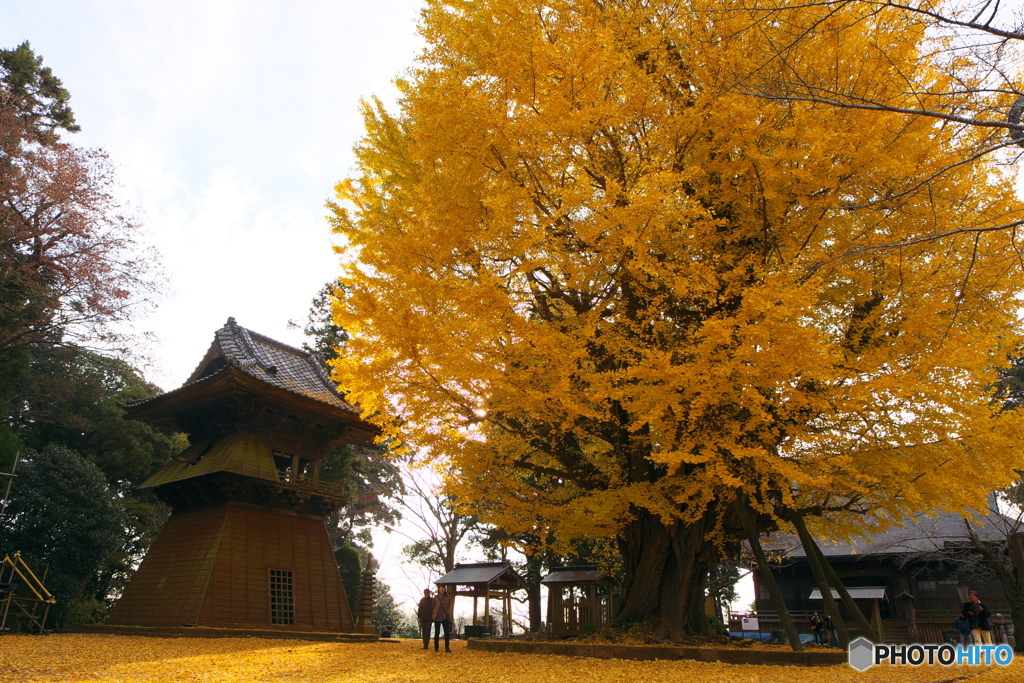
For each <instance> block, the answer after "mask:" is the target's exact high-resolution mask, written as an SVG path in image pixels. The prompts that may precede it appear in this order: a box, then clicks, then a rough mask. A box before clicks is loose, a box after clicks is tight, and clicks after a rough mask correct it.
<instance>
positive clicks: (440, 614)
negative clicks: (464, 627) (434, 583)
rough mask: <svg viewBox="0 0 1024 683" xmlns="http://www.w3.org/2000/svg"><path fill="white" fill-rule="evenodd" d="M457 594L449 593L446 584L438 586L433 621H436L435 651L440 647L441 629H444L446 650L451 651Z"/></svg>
mask: <svg viewBox="0 0 1024 683" xmlns="http://www.w3.org/2000/svg"><path fill="white" fill-rule="evenodd" d="M454 598H455V595H454V594H449V593H448V589H447V588H446V587H444V586H438V588H437V597H436V598H434V610H433V614H432V615H431V621H433V622H434V652H437V651H438V650H439V649H440V644H439V642H438V640H439V639H440V636H441V629H442V628H443V629H444V651H445V652H451V651H452V650H451V647H450V646H449V639H450V638H451V632H452V607H453V603H454V602H455V600H454Z"/></svg>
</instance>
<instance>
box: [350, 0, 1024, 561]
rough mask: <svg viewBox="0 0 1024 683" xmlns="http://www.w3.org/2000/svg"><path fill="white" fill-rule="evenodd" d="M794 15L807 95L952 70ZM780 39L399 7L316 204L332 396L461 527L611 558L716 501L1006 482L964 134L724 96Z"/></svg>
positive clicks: (709, 519) (998, 197) (929, 122)
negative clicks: (449, 492)
mask: <svg viewBox="0 0 1024 683" xmlns="http://www.w3.org/2000/svg"><path fill="white" fill-rule="evenodd" d="M794 11H800V12H803V13H805V14H806V16H803V17H802V23H803V24H806V23H808V20H813V22H816V25H817V26H819V27H821V29H822V30H820V31H818V33H817V34H816V37H815V39H814V40H809V41H808V45H807V48H806V50H805V51H804V52H803V53H801V59H802V60H803V63H802V64H801V73H803V74H806V75H807V77H808V78H812V77H813V78H815V79H817V82H819V83H820V84H822V86H823V87H825V86H828V85H830V84H832V85H835V84H836V83H842V85H843V87H844V88H846V89H847V90H849V91H850V92H854V93H857V92H861V93H864V94H865V96H866V95H868V94H870V95H871V97H872V98H874V99H884V100H885V101H887V102H890V103H899V102H901V101H907V100H908V99H909V98H910V96H909V95H905V94H904V92H903V90H902V83H903V78H904V76H906V75H907V74H913V77H914V78H915V79H931V81H932V82H933V83H935V84H937V86H941V82H942V79H948V78H949V76H947V75H945V74H944V72H943V71H942V70H940V69H938V68H935V65H934V64H932V63H930V62H929V61H928V59H925V58H923V57H922V53H921V51H920V50H919V49H918V46H919V44H920V43H921V41H922V40H924V38H925V36H924V32H923V29H922V27H921V26H915V25H912V24H911V25H908V23H907V20H906V18H905V17H900V18H899V21H898V22H896V21H891V19H892V17H891V16H888V15H872V16H868V15H866V14H863V13H862V14H856V12H863V10H862V9H860V10H858V9H857V7H856V6H851V7H846V6H837V5H832V4H829V5H827V6H821V7H819V6H813V5H812V6H808V7H806V8H804V9H802V10H794ZM790 26H791V25H790V24H788V23H785V22H769V21H764V22H757V21H755V18H754V17H753V15H748V14H745V13H744V12H739V11H735V7H734V3H731V2H728V1H726V0H722V1H721V2H716V1H713V0H698V1H697V2H692V3H678V2H670V1H668V0H655V1H653V2H631V1H626V0H622V1H610V2H561V1H557V0H553V1H550V2H530V1H523V0H480V1H477V2H440V1H435V2H430V3H428V7H427V9H426V11H425V14H424V20H423V27H422V30H423V34H424V36H425V37H426V39H427V43H428V44H427V48H426V51H425V53H424V54H423V55H422V57H421V58H420V60H419V61H418V63H417V64H416V66H415V67H414V68H413V70H412V71H411V72H410V73H409V74H408V75H407V76H406V78H405V80H403V81H401V82H400V85H401V88H402V93H403V94H402V98H401V100H400V103H399V109H398V111H396V112H393V113H392V112H388V111H386V110H385V109H384V108H383V107H382V106H380V105H379V104H377V103H374V104H372V105H367V106H366V107H365V112H364V113H365V120H366V128H367V136H366V138H365V140H364V141H363V143H362V144H361V145H360V147H359V148H358V155H359V172H358V174H357V175H356V176H355V177H353V178H351V179H349V180H346V181H344V182H342V183H340V184H339V185H338V187H337V192H338V197H339V200H338V202H337V204H335V205H333V209H334V216H333V219H332V220H333V224H334V227H335V230H336V231H337V232H338V233H339V234H340V235H341V236H342V238H343V240H344V242H345V244H346V245H347V250H348V251H347V256H348V265H347V267H346V270H345V273H344V276H343V278H342V279H343V281H344V282H345V283H346V284H347V285H348V286H349V287H350V288H351V289H350V294H349V296H347V298H345V299H344V300H343V301H339V302H338V304H337V310H336V314H337V322H338V323H339V324H340V325H342V326H344V327H345V328H346V329H348V330H350V331H351V332H352V333H353V340H352V341H351V342H350V343H349V345H348V348H347V349H346V355H345V358H344V359H343V360H342V361H341V362H340V363H339V364H338V366H337V377H338V378H339V379H340V381H341V382H342V383H343V385H344V387H345V389H346V390H347V391H349V392H350V396H351V398H353V399H354V400H355V401H357V402H358V403H359V404H360V405H362V406H363V408H364V409H365V410H366V411H367V413H368V414H369V415H370V416H371V419H374V420H377V421H378V422H379V423H380V424H381V425H382V426H384V427H385V428H386V430H387V434H388V435H397V436H400V437H401V438H402V439H404V440H405V441H406V442H407V443H408V444H410V445H411V446H412V447H414V448H417V449H421V451H420V452H421V453H425V454H429V455H431V456H434V457H444V458H450V459H451V460H452V461H453V463H454V465H455V467H456V470H457V471H459V472H460V478H459V481H458V482H457V483H456V484H455V487H454V489H453V492H455V493H458V495H459V496H460V499H461V500H462V501H464V502H469V503H472V504H473V506H474V507H475V509H476V510H477V511H479V512H480V513H481V514H483V515H484V516H485V517H486V518H487V519H488V520H489V521H492V522H495V523H497V524H500V525H502V526H504V527H506V528H507V529H509V530H511V531H528V530H531V529H536V528H538V527H547V528H551V529H554V530H555V531H556V532H557V533H558V534H559V536H560V537H561V538H563V539H571V538H574V537H584V536H594V535H606V536H615V535H618V536H619V537H620V539H621V540H622V541H623V543H624V544H625V546H629V544H630V543H633V544H634V545H635V546H637V547H636V548H634V550H635V553H636V555H635V557H633V560H631V559H630V554H629V553H630V552H632V551H628V550H627V551H625V554H626V562H627V567H629V566H640V565H639V564H638V563H639V560H637V559H636V558H638V557H640V556H641V555H642V553H643V552H645V551H644V550H643V548H641V547H640V546H642V545H643V543H644V542H645V541H644V539H646V538H648V537H649V534H647V532H643V531H640V530H639V529H640V527H637V526H635V525H636V524H637V520H641V521H643V520H644V519H652V520H655V522H657V523H660V524H662V525H663V526H664V528H665V529H668V531H667V532H666V533H669V534H670V535H673V537H674V538H677V539H678V538H681V536H679V534H682V533H683V531H684V530H685V529H687V528H692V525H701V531H700V533H699V534H698V536H699V537H700V538H701V539H704V538H708V537H709V536H714V535H715V534H716V533H719V534H720V533H721V529H722V528H723V525H724V526H725V527H729V526H730V525H729V520H728V514H729V513H728V507H727V505H728V504H729V503H730V502H731V501H732V500H733V498H734V496H735V493H736V491H737V490H740V489H742V490H744V491H745V492H746V493H747V494H748V495H749V496H750V498H751V500H752V501H754V504H755V506H756V507H757V508H759V509H761V510H762V511H765V512H768V513H771V514H779V515H783V513H784V512H785V511H786V510H790V509H803V510H806V511H809V512H810V513H811V514H824V515H825V517H826V520H825V523H826V524H832V525H833V527H832V528H833V529H838V530H841V531H842V530H846V531H849V530H850V529H853V528H855V527H854V525H855V524H858V523H859V522H854V521H850V520H859V519H860V515H859V514H854V515H850V520H848V519H847V518H846V516H845V515H846V512H844V511H846V510H854V511H860V510H863V509H865V508H871V509H874V511H875V513H876V514H877V515H879V516H881V517H883V518H884V517H885V516H886V515H887V514H892V515H898V514H899V513H900V512H901V511H905V510H919V509H927V510H931V509H937V508H956V507H958V506H960V505H962V504H977V503H978V502H979V501H980V500H981V499H982V497H983V496H984V494H985V492H986V491H990V490H991V489H992V488H995V487H999V486H1002V485H1004V484H1006V483H1008V482H1009V481H1010V480H1011V479H1012V478H1013V476H1014V472H1013V470H1014V468H1020V467H1022V465H1024V462H1022V460H1021V457H1020V454H1019V451H1018V450H1017V448H1016V445H1017V444H1019V443H1020V437H1021V430H1020V418H1019V417H1018V416H1017V415H1016V414H1012V413H1004V414H1000V413H999V407H998V406H994V405H993V404H992V402H991V401H990V391H989V389H988V387H989V386H990V384H991V383H992V381H993V379H994V369H995V368H996V367H997V366H999V365H1001V364H1004V363H1005V360H1006V357H1007V354H1008V353H1010V352H1012V351H1013V350H1014V349H1015V348H1016V347H1017V346H1018V344H1019V341H1020V338H1019V331H1018V325H1017V313H1016V311H1017V309H1018V307H1019V302H1018V300H1017V299H1016V298H1015V297H1016V295H1017V292H1018V283H1019V282H1020V264H1021V261H1020V255H1019V253H1018V250H1017V249H1016V248H1015V246H1014V243H1013V235H1012V234H1011V233H1010V232H1008V231H1006V230H1001V231H990V232H986V231H985V229H986V228H987V227H991V226H997V225H1004V224H1006V223H1007V222H1009V221H1011V220H1014V219H1018V218H1021V217H1024V214H1022V213H1021V210H1022V207H1021V204H1020V202H1019V201H1018V200H1017V199H1015V197H1014V193H1013V190H1012V186H1011V183H1010V181H1009V180H1008V179H1007V178H1006V177H1004V176H1003V175H1001V174H1000V173H998V172H997V171H996V169H995V168H994V167H993V166H992V165H991V164H990V163H989V162H987V161H986V159H985V157H979V156H977V155H974V154H973V153H972V150H973V149H974V144H975V143H976V142H977V140H976V138H975V136H977V135H980V134H981V133H979V132H978V131H977V130H971V129H970V128H965V127H956V126H952V125H945V124H943V123H942V122H939V123H936V121H935V120H934V119H927V118H914V117H908V116H905V115H903V114H899V113H893V112H879V111H859V110H854V109H843V108H836V107H829V106H821V105H817V106H816V105H814V104H813V103H807V102H800V101H787V100H769V99H765V98H757V97H752V96H750V95H748V94H745V93H744V92H743V91H742V88H741V87H739V85H740V83H739V82H738V81H737V79H738V78H741V77H742V75H743V74H751V73H755V72H757V70H758V69H759V68H760V66H761V65H763V64H764V63H765V59H766V56H767V55H769V54H773V51H775V50H776V49H777V47H778V46H779V45H782V44H785V43H786V41H789V40H791V39H792V38H793V36H792V35H790V31H791V28H790ZM829 29H831V30H829ZM936 90H941V87H937V88H936ZM907 103H908V104H910V103H909V102H907ZM946 233H953V234H950V235H949V236H947V237H944V238H942V239H929V237H930V236H934V235H937V234H946ZM897 243H902V244H904V245H905V246H903V247H901V248H890V246H889V245H893V244H897ZM826 513H827V514H826ZM628 525H634V526H628ZM733 526H735V525H733ZM818 528H823V527H821V526H819V527H818ZM645 534H647V535H645ZM719 537H721V536H719ZM630 547H632V546H630ZM631 562H632V563H633V564H632V565H631V564H630V563H631Z"/></svg>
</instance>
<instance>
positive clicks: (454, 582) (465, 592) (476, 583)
mask: <svg viewBox="0 0 1024 683" xmlns="http://www.w3.org/2000/svg"><path fill="white" fill-rule="evenodd" d="M434 583H435V584H437V585H438V586H444V587H445V591H446V592H448V593H451V594H452V595H455V596H456V597H458V596H460V595H461V596H465V597H470V598H473V625H474V626H476V622H477V605H478V602H477V601H478V600H479V599H480V598H483V599H484V615H485V623H484V626H485V627H486V628H487V632H488V633H489V632H490V615H491V599H492V598H493V599H495V600H500V601H501V626H502V633H503V634H504V635H506V636H508V635H511V633H512V593H513V592H514V591H517V590H526V581H525V580H524V579H523V577H521V576H520V575H519V574H518V572H516V570H515V569H513V568H512V563H511V562H477V563H474V564H462V563H460V564H457V565H455V569H453V570H452V571H450V572H448V573H447V574H445V575H444V576H442V577H441V578H440V579H438V580H437V581H435V582H434ZM459 587H462V590H459ZM453 600H454V598H453Z"/></svg>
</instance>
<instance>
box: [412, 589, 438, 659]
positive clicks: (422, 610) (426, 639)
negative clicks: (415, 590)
mask: <svg viewBox="0 0 1024 683" xmlns="http://www.w3.org/2000/svg"><path fill="white" fill-rule="evenodd" d="M416 617H417V618H418V619H419V620H420V634H422V636H423V649H424V650H426V649H427V648H429V647H430V624H431V623H432V622H433V619H434V598H432V597H430V589H429V588H426V589H424V591H423V597H422V598H420V604H419V605H418V606H417V607H416Z"/></svg>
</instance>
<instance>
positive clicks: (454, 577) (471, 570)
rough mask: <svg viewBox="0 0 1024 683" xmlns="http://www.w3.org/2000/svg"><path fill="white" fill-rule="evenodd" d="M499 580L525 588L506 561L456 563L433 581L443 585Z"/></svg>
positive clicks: (519, 577)
mask: <svg viewBox="0 0 1024 683" xmlns="http://www.w3.org/2000/svg"><path fill="white" fill-rule="evenodd" d="M499 579H500V580H501V581H502V583H512V584H516V585H517V586H519V587H520V588H526V581H524V580H523V577H521V576H519V574H518V573H517V572H516V570H515V569H513V568H512V565H511V564H509V563H507V562H479V563H476V564H457V565H455V569H453V570H452V571H450V572H448V573H447V574H445V575H444V576H442V577H441V578H440V579H438V580H437V581H435V582H434V583H436V584H437V585H439V586H443V585H453V584H454V585H460V586H465V585H472V584H489V583H492V582H494V581H498V580H499Z"/></svg>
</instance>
